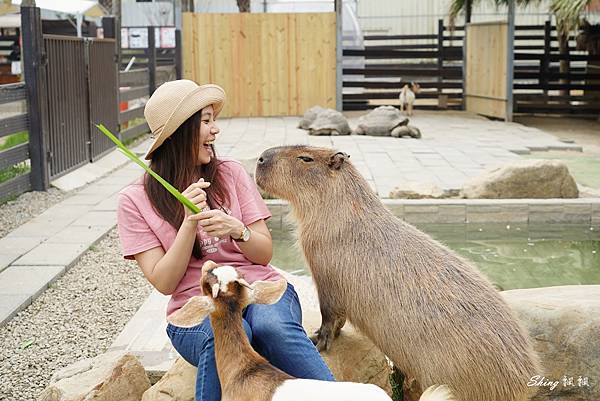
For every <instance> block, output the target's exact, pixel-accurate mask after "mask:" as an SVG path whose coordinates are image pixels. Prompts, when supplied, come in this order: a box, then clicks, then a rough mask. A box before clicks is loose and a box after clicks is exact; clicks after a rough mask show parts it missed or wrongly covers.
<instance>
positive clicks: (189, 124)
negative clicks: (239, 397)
mask: <svg viewBox="0 0 600 401" xmlns="http://www.w3.org/2000/svg"><path fill="white" fill-rule="evenodd" d="M224 99H225V93H224V92H223V89H221V88H220V87H218V86H216V85H203V86H198V85H197V84H196V83H194V82H193V81H189V80H178V81H172V82H167V83H165V84H163V85H162V86H160V87H159V88H158V89H157V90H156V91H155V92H154V94H153V95H152V97H151V98H150V99H149V100H148V103H147V104H146V107H145V110H144V115H145V117H146V120H147V121H148V125H149V126H150V129H151V130H152V134H153V138H154V140H153V142H152V144H151V146H150V148H149V150H148V152H147V153H146V159H147V160H150V167H151V168H152V169H153V170H154V171H156V172H157V173H158V174H159V175H161V176H162V177H163V178H165V179H166V180H167V181H169V182H170V183H171V184H173V186H175V187H176V188H179V189H181V188H186V189H185V191H183V192H182V193H183V195H184V196H185V197H186V198H188V199H189V200H190V201H191V202H192V203H194V204H195V205H196V206H198V207H199V208H201V209H202V212H200V213H198V214H193V213H192V212H191V211H189V210H188V209H187V208H184V207H183V206H182V205H181V204H180V203H179V202H178V201H177V200H176V199H175V198H174V197H173V196H172V195H171V194H169V193H168V192H167V191H166V190H165V189H164V188H163V187H162V186H161V185H160V184H159V183H158V182H157V181H156V180H154V179H153V178H152V177H150V176H149V175H148V174H144V176H143V177H141V178H140V179H139V180H138V181H137V182H135V183H133V184H132V185H129V186H128V187H126V188H125V189H123V190H122V191H121V193H120V195H119V208H118V228H119V237H120V239H121V245H122V248H123V255H124V257H125V258H127V259H135V260H136V261H137V263H138V265H139V266H140V268H141V269H142V271H143V273H144V275H145V276H146V278H147V279H148V280H149V281H150V283H151V284H152V285H153V286H154V287H155V288H156V289H157V290H159V291H160V292H161V293H163V294H169V295H171V299H170V301H169V305H168V308H167V315H169V314H171V313H173V312H175V311H176V310H178V309H179V308H181V307H182V306H183V305H184V304H185V303H186V302H187V300H188V299H189V298H190V297H192V296H194V295H200V294H201V288H200V285H199V284H200V276H201V267H202V264H203V263H204V262H205V261H207V260H213V261H214V262H216V263H218V264H228V265H231V266H234V267H235V268H236V269H237V270H238V271H239V272H240V273H241V274H243V276H244V277H245V279H246V280H247V281H248V282H250V283H252V282H253V281H256V280H277V279H279V278H280V276H279V274H278V273H277V272H276V271H275V270H274V269H273V267H271V266H270V265H269V261H270V260H271V255H272V251H273V248H272V241H271V235H270V233H269V230H268V228H267V226H266V224H265V220H266V219H268V218H269V217H270V216H271V214H270V213H269V210H268V209H267V207H266V205H265V203H264V201H263V200H262V198H261V196H260V194H259V193H258V191H257V189H256V186H255V185H254V183H253V182H252V181H251V180H250V177H249V176H248V174H247V173H246V172H245V170H244V169H243V167H242V166H241V165H240V164H239V163H238V162H236V161H233V160H227V159H222V158H217V157H216V154H215V150H214V146H213V142H214V140H215V138H216V136H217V134H218V133H219V128H218V127H217V125H216V122H215V120H216V118H217V116H218V115H219V112H220V111H221V109H222V108H223V102H224ZM301 321H302V311H301V309H300V304H299V301H298V296H297V295H296V293H295V291H294V288H293V287H292V286H291V285H288V288H287V291H286V293H285V294H284V296H283V297H282V298H281V300H280V301H279V302H278V303H276V304H274V305H250V306H248V308H246V310H245V311H244V322H243V324H244V328H245V329H246V333H247V335H248V338H249V339H250V341H251V343H252V345H253V347H254V348H255V349H256V350H257V352H259V353H260V354H262V355H263V356H264V357H265V358H267V359H268V360H269V361H270V362H271V363H272V364H273V365H275V366H276V367H278V368H279V369H281V370H283V371H284V372H287V373H289V374H290V375H293V376H296V377H300V378H312V379H321V380H333V376H332V374H331V372H330V371H329V369H328V368H327V366H326V365H325V363H324V362H323V360H322V359H321V357H320V355H319V353H318V352H317V350H316V348H315V347H314V346H313V344H312V342H311V341H310V339H308V337H307V336H306V333H305V332H304V329H303V328H302V325H301ZM167 334H168V336H169V338H170V339H171V342H172V344H173V346H174V347H175V349H176V350H177V352H179V354H180V355H181V356H182V357H183V358H184V359H185V360H187V361H188V362H189V363H191V364H192V365H194V366H197V367H198V375H197V378H196V400H202V401H209V400H210V401H218V400H220V398H221V388H220V383H219V379H218V377H217V371H216V366H215V357H214V345H213V334H212V329H211V326H210V321H209V319H208V318H207V319H205V320H204V321H203V322H202V323H201V324H199V325H198V326H196V327H191V328H180V327H176V326H172V325H168V326H167Z"/></svg>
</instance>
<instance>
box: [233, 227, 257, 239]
mask: <svg viewBox="0 0 600 401" xmlns="http://www.w3.org/2000/svg"><path fill="white" fill-rule="evenodd" d="M251 233H252V231H250V229H249V228H248V227H246V226H244V229H243V230H242V233H241V234H240V237H239V238H234V239H233V240H234V241H238V242H248V240H250V234H251Z"/></svg>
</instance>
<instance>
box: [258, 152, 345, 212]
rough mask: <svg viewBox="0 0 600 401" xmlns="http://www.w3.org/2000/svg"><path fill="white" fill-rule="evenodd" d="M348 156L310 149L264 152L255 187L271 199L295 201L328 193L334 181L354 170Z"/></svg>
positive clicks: (259, 161)
mask: <svg viewBox="0 0 600 401" xmlns="http://www.w3.org/2000/svg"><path fill="white" fill-rule="evenodd" d="M348 158H350V156H349V155H347V154H346V153H344V152H339V151H336V150H332V149H326V148H316V147H311V146H280V147H275V148H270V149H267V150H265V151H264V152H263V153H262V154H261V155H260V157H259V159H258V162H257V165H256V183H257V184H258V186H259V187H261V188H262V189H263V190H265V191H266V192H268V193H270V194H271V195H274V196H277V197H280V198H283V199H286V200H289V201H294V200H296V199H297V198H298V196H304V197H306V194H307V193H308V194H312V195H317V194H319V193H326V192H327V190H328V186H330V185H331V181H332V180H336V179H337V178H341V177H343V176H344V175H347V173H348V172H349V170H351V171H350V172H351V174H355V173H354V172H355V170H354V168H353V167H352V166H351V165H350V164H349V163H348V162H347V160H348Z"/></svg>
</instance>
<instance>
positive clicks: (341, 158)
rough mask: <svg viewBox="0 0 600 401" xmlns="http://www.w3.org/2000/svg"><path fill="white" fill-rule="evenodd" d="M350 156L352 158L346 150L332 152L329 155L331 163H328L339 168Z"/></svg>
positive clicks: (334, 167) (336, 168) (333, 167)
mask: <svg viewBox="0 0 600 401" xmlns="http://www.w3.org/2000/svg"><path fill="white" fill-rule="evenodd" d="M349 158H350V155H348V154H346V153H344V152H336V153H334V154H332V155H331V156H329V163H327V164H328V165H329V167H331V168H332V169H334V170H339V169H340V168H341V167H342V164H344V162H345V161H346V160H347V159H349Z"/></svg>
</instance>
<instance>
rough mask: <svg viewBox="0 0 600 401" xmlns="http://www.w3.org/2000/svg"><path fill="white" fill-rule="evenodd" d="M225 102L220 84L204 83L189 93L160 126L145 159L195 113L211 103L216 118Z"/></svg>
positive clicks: (149, 158) (150, 156) (148, 158)
mask: <svg viewBox="0 0 600 401" xmlns="http://www.w3.org/2000/svg"><path fill="white" fill-rule="evenodd" d="M224 103H225V92H224V91H223V89H222V88H221V87H220V86H218V85H212V84H208V85H202V86H199V87H198V88H196V89H194V90H193V91H192V92H190V93H188V94H187V95H186V96H185V97H183V99H181V101H180V102H179V104H178V105H177V106H176V107H175V109H174V110H173V113H171V115H170V116H169V118H168V119H167V121H165V124H164V125H163V126H162V128H160V127H159V128H158V129H157V132H154V133H153V134H154V135H155V137H154V140H153V141H152V144H150V147H149V148H148V151H147V152H146V155H145V156H144V159H146V160H151V159H152V153H153V152H154V151H155V150H156V149H157V148H158V147H159V146H160V145H162V144H163V142H164V141H166V140H167V138H168V137H170V136H171V135H172V134H173V133H174V132H175V131H176V130H177V128H179V126H180V125H181V124H183V123H184V122H185V120H187V119H188V118H190V117H191V116H192V115H194V113H196V112H198V111H199V110H202V109H203V108H205V107H208V106H210V105H212V106H213V111H214V118H216V117H217V116H218V115H219V113H220V112H221V110H223V106H224Z"/></svg>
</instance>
